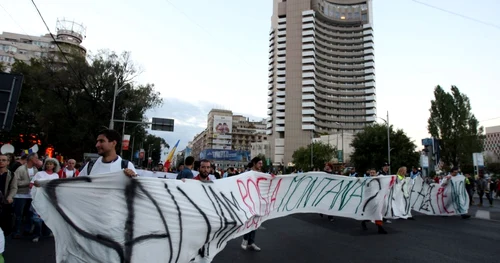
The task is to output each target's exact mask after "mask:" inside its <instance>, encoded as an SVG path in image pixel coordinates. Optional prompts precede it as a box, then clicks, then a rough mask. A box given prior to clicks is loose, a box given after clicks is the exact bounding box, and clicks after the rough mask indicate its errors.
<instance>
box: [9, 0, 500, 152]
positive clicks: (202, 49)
mask: <svg viewBox="0 0 500 263" xmlns="http://www.w3.org/2000/svg"><path fill="white" fill-rule="evenodd" d="M36 2H37V5H38V6H39V8H40V11H41V12H42V14H43V15H44V18H45V20H46V21H47V23H48V24H49V26H50V27H51V31H52V33H55V32H54V31H55V23H56V21H57V18H61V17H66V18H72V19H74V20H75V21H77V22H81V23H83V24H84V25H85V26H86V27H87V38H86V39H85V40H84V41H83V43H82V45H83V46H84V47H85V48H87V50H88V51H89V52H90V53H95V52H96V51H97V50H98V49H102V48H107V49H111V50H114V51H117V52H121V51H125V50H127V51H131V52H132V58H133V60H134V61H135V62H137V63H138V64H139V65H141V66H142V67H143V68H144V70H145V73H144V74H143V75H142V76H141V77H140V78H138V81H139V82H142V83H144V82H151V83H155V84H156V87H157V89H158V91H160V92H161V93H162V96H164V97H166V98H169V100H168V101H174V102H178V105H179V106H183V107H186V108H184V109H179V108H176V107H175V106H173V105H167V106H166V105H164V107H162V108H159V109H156V110H155V111H152V112H149V113H148V116H149V117H153V116H154V115H153V114H158V115H162V116H161V117H174V118H176V119H178V120H179V122H177V123H176V124H179V126H177V127H176V128H177V130H178V131H183V132H184V133H185V132H186V131H189V132H191V134H192V135H191V136H189V137H191V139H192V137H193V136H194V134H196V133H199V132H201V131H202V130H203V128H201V127H200V126H203V125H204V124H206V115H207V114H208V111H209V110H210V109H211V108H219V107H217V105H223V107H224V108H226V109H230V110H232V111H233V112H235V113H238V114H243V115H251V116H255V117H256V119H261V118H266V117H267V114H266V111H267V108H266V105H267V77H268V74H267V72H268V57H267V56H268V44H269V42H268V41H269V40H268V36H269V35H268V33H269V29H270V26H271V15H272V3H271V1H254V3H253V5H251V6H247V5H244V4H242V3H225V2H224V1H211V2H210V3H206V2H205V1H190V2H184V1H174V0H170V1H166V0H161V1H160V0H157V1H150V2H149V4H148V5H144V4H140V3H138V2H134V1H126V2H125V3H124V2H123V1H107V2H105V3H101V2H98V1H86V3H85V4H83V3H81V2H78V1H67V2H65V3H54V2H51V1H42V0H40V1H36ZM389 2H391V3H389ZM423 2H425V1H423ZM426 3H428V4H433V5H436V6H438V7H441V8H444V9H447V10H450V11H452V12H456V13H459V14H464V15H467V16H469V17H475V18H477V19H479V20H483V21H486V22H488V23H491V24H495V25H499V24H500V21H499V18H497V17H496V16H495V13H494V10H498V9H499V8H500V3H498V2H495V1H493V0H488V1H484V2H483V3H482V4H481V5H477V4H473V3H468V2H461V1H449V0H446V1H439V2H436V3H435V2H432V3H431V2H430V1H429V2H426ZM0 4H1V5H2V7H1V8H0V13H1V14H2V15H0V25H1V26H0V31H5V32H16V33H20V34H26V33H27V34H30V35H39V36H41V35H44V34H46V33H47V32H46V29H45V28H44V25H43V23H42V22H41V20H40V18H39V17H38V15H37V13H36V11H35V9H34V8H33V6H32V5H31V2H30V1H15V2H11V3H4V2H2V3H0ZM172 4H173V5H172ZM373 4H374V32H375V33H374V38H375V42H376V49H375V53H376V54H375V57H376V59H377V62H376V64H377V65H376V76H377V112H378V113H379V114H382V113H384V115H385V112H386V111H389V113H390V120H391V124H393V125H394V127H395V128H399V129H403V130H404V131H405V132H406V133H407V134H408V135H409V136H410V137H411V138H412V139H413V140H414V141H415V143H416V144H417V146H420V139H422V138H424V137H427V129H426V126H427V118H428V117H429V112H428V109H429V107H430V100H431V99H432V98H433V93H432V92H433V89H434V87H435V86H436V85H441V86H442V87H444V88H445V89H446V90H449V87H450V86H451V85H456V86H458V88H460V90H461V91H462V92H463V93H465V94H467V95H468V96H469V98H470V99H471V105H472V110H473V113H474V114H475V115H476V117H477V118H478V120H479V121H482V122H481V125H482V126H485V127H489V126H495V125H499V124H500V119H494V120H489V119H492V118H496V117H499V116H497V115H498V113H497V112H498V110H497V106H496V102H495V98H496V97H498V95H500V91H499V90H498V89H495V88H496V86H497V83H499V81H500V76H499V75H498V74H496V67H495V61H499V60H500V55H498V54H497V53H495V52H493V51H495V50H496V49H495V47H496V46H498V44H499V43H500V30H498V29H495V28H493V27H491V26H488V25H485V24H481V23H476V22H474V21H471V20H468V19H464V18H462V17H460V16H457V15H452V14H449V13H446V12H443V11H439V10H436V9H432V8H430V7H428V6H425V5H421V4H418V3H416V2H414V1H411V0H405V1H397V2H393V1H382V0H375V1H373ZM107 10H115V12H112V13H110V12H107ZM400 10H405V11H404V12H401V11H400ZM5 11H7V12H8V13H7V12H5ZM243 14H244V15H243ZM10 16H12V18H13V19H11V17H10ZM130 17H134V19H130ZM232 21H238V23H232ZM103 25H104V26H103ZM193 62H196V63H193ZM207 90H210V92H208V91H207ZM242 101H243V102H245V103H242ZM181 102H182V103H181ZM249 103H251V105H249ZM194 107H196V109H195V110H193V108H194ZM198 108H199V109H200V110H199V109H198ZM205 108H206V110H204V109H205ZM403 109H406V110H403ZM167 111H168V112H167ZM176 116H179V117H176ZM183 116H190V117H189V118H184V117H183ZM183 118H184V119H183ZM484 120H488V121H484ZM200 121H201V123H200V124H201V125H200V124H197V123H198V122H200ZM182 122H183V123H182ZM181 124H182V125H181ZM177 130H176V132H175V133H170V134H168V133H162V137H166V138H167V141H168V142H169V143H175V141H176V140H177V138H178V137H180V135H184V134H181V133H180V132H177ZM176 136H177V137H176ZM185 144H187V141H186V142H185V143H184V145H185ZM181 145H182V144H181ZM179 148H180V149H182V148H181V147H179ZM419 148H420V147H419Z"/></svg>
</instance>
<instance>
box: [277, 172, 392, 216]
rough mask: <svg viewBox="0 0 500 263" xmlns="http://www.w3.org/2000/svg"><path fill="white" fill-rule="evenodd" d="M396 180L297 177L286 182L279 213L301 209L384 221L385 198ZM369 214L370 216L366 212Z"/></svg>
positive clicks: (325, 176) (281, 194) (322, 175)
mask: <svg viewBox="0 0 500 263" xmlns="http://www.w3.org/2000/svg"><path fill="white" fill-rule="evenodd" d="M393 181H394V177H385V178H383V177H374V178H353V177H345V176H337V175H327V174H325V173H308V174H301V175H299V176H295V177H293V178H291V179H290V180H289V183H284V185H282V188H283V190H282V191H284V193H283V192H282V193H280V196H279V199H281V201H280V203H279V206H278V208H277V212H284V213H292V212H300V210H304V211H311V210H315V211H316V212H321V213H325V214H329V215H339V216H348V217H353V218H361V217H366V218H367V219H381V218H380V217H381V216H380V212H378V213H377V211H381V209H380V207H381V204H382V203H383V202H381V200H383V197H384V196H385V195H386V193H387V191H388V190H389V189H390V187H391V184H393ZM367 212H368V213H367Z"/></svg>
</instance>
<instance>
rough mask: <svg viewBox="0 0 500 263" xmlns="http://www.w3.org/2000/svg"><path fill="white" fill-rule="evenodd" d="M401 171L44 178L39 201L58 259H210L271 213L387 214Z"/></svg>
mask: <svg viewBox="0 0 500 263" xmlns="http://www.w3.org/2000/svg"><path fill="white" fill-rule="evenodd" d="M394 181H395V176H384V177H375V178H355V177H345V176H338V175H330V174H326V173H323V172H312V173H305V174H295V175H284V176H276V177H274V176H271V175H269V174H264V173H256V172H247V173H243V174H241V175H238V176H234V177H229V178H226V179H222V180H216V181H215V182H213V183H202V182H200V181H196V180H187V181H186V182H182V181H180V180H164V179H157V178H147V177H138V178H134V179H130V178H127V177H126V176H124V175H123V172H117V173H112V174H105V175H99V176H94V177H76V178H69V179H56V180H52V181H46V182H42V187H41V188H38V189H37V190H36V191H35V193H34V201H33V205H34V207H35V209H36V211H37V212H38V213H39V214H40V215H41V217H42V219H43V220H44V221H45V223H46V224H47V225H48V226H49V227H50V228H51V229H52V231H53V233H54V236H55V241H56V254H57V256H56V259H57V262H58V263H60V262H76V263H83V262H124V263H129V262H148V263H150V262H190V260H192V262H210V261H211V260H212V259H213V257H214V256H215V255H216V254H217V253H218V252H219V251H221V250H222V249H223V248H224V247H225V245H226V243H227V241H229V240H231V239H234V238H236V237H238V236H241V235H243V234H245V233H248V232H249V231H251V230H255V229H257V228H258V227H259V226H260V224H261V223H262V222H264V221H265V220H268V219H271V218H277V217H283V216H287V215H290V214H293V213H322V214H327V215H337V216H343V217H350V218H354V219H357V220H380V219H382V205H383V203H384V199H385V198H386V196H387V194H388V192H389V189H390V188H391V187H392V185H393V184H394Z"/></svg>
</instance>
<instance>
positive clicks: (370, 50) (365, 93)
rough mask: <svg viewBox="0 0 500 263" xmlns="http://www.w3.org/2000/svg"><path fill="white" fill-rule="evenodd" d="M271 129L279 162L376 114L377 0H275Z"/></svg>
mask: <svg viewBox="0 0 500 263" xmlns="http://www.w3.org/2000/svg"><path fill="white" fill-rule="evenodd" d="M273 4H274V6H273V8H274V10H273V16H272V19H271V20H272V27H271V31H270V32H269V85H268V106H267V108H268V112H267V113H268V115H269V116H268V120H267V126H266V128H267V134H268V135H269V137H270V144H271V153H272V159H273V162H274V163H275V164H277V163H281V164H285V165H286V164H287V163H289V162H291V160H292V154H293V152H294V151H295V150H296V149H298V148H299V147H301V146H306V145H308V144H309V143H311V140H312V138H313V137H316V136H318V135H319V134H333V133H337V132H339V131H340V130H343V131H344V132H348V133H355V132H357V131H360V130H362V129H363V128H364V127H365V126H367V125H370V124H372V123H373V122H374V121H375V118H376V97H375V61H374V44H373V15H372V0H274V3H273Z"/></svg>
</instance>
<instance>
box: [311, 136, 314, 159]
mask: <svg viewBox="0 0 500 263" xmlns="http://www.w3.org/2000/svg"><path fill="white" fill-rule="evenodd" d="M313 138H314V131H312V130H311V169H312V168H313V167H314V163H313V146H314V144H313Z"/></svg>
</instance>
